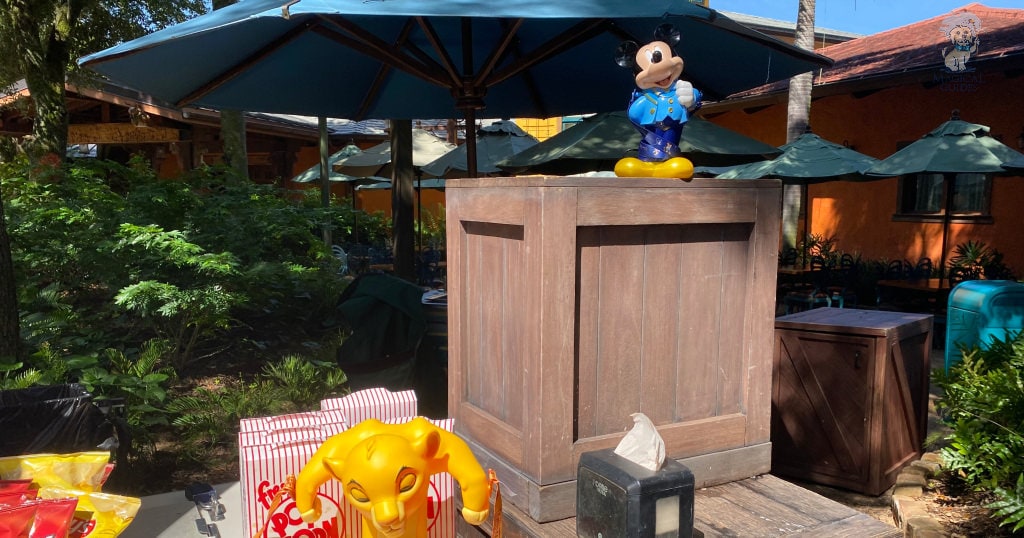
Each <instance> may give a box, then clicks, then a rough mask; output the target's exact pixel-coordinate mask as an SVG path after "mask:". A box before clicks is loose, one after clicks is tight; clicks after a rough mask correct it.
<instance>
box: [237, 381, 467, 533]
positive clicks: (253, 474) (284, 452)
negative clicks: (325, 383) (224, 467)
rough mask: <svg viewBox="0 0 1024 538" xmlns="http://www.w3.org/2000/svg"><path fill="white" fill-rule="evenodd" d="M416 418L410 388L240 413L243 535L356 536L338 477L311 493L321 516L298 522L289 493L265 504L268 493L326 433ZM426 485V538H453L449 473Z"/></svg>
mask: <svg viewBox="0 0 1024 538" xmlns="http://www.w3.org/2000/svg"><path fill="white" fill-rule="evenodd" d="M415 416H416V394H415V392H414V391H411V390H410V391H401V392H391V391H389V390H387V389H384V388H374V389H366V390H362V391H358V392H355V393H352V394H350V395H348V396H346V397H344V398H334V399H331V400H324V401H323V402H322V410H321V411H312V412H309V413H296V414H291V415H280V416H278V417H261V418H259V419H247V421H248V422H246V423H245V424H244V425H241V426H240V432H239V436H238V439H239V460H240V462H239V463H240V470H241V486H242V512H243V515H244V519H245V522H246V528H247V530H248V534H247V536H253V535H255V534H256V533H257V532H259V530H260V529H262V528H263V527H264V525H265V526H266V534H265V536H266V537H267V538H314V537H315V538H342V537H360V536H362V519H361V518H362V516H361V515H360V514H359V513H358V512H357V511H356V509H355V508H353V507H352V506H350V505H349V504H348V502H346V501H345V498H344V495H343V493H342V484H341V483H340V482H338V481H337V480H328V481H327V482H325V483H324V484H323V485H322V486H321V487H320V489H319V490H318V491H317V495H318V496H319V497H320V503H321V506H322V508H323V515H322V516H321V518H320V519H319V520H318V521H316V522H314V523H305V522H304V521H302V518H301V517H300V516H299V513H298V512H297V510H296V509H295V501H294V499H292V498H291V497H290V496H288V495H283V496H282V497H281V501H280V502H279V504H278V506H276V507H273V508H274V509H273V510H271V508H272V504H273V502H274V499H275V496H276V495H277V493H278V492H279V490H280V489H281V487H282V486H283V484H284V483H285V481H286V480H287V478H288V476H289V475H291V476H298V474H299V472H301V471H302V468H303V467H304V466H305V465H306V463H307V462H308V461H309V460H310V458H311V457H312V456H313V454H314V453H315V452H316V451H317V449H318V448H320V445H321V444H322V443H323V442H324V441H325V440H326V439H327V438H329V437H330V436H332V435H336V434H338V433H341V432H343V431H345V430H347V429H348V428H349V427H350V426H351V425H355V424H358V423H359V422H362V421H363V420H366V419H369V418H376V419H378V420H380V421H381V422H384V423H386V424H401V423H404V422H407V421H409V420H411V419H412V418H414V417H415ZM431 422H432V423H433V424H435V425H437V426H438V427H439V428H442V429H444V430H447V431H452V427H453V424H454V420H453V419H450V418H448V419H442V420H431ZM429 488H430V489H429V490H428V493H427V498H428V502H427V527H428V532H427V534H428V536H429V537H430V538H452V537H454V536H455V516H456V513H455V502H454V484H453V479H452V477H451V475H450V474H448V473H438V474H435V475H433V476H432V477H431V479H430V485H429Z"/></svg>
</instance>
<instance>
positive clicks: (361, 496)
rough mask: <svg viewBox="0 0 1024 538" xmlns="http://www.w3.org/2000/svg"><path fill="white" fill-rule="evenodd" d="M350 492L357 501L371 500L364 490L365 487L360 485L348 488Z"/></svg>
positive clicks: (366, 501) (365, 501)
mask: <svg viewBox="0 0 1024 538" xmlns="http://www.w3.org/2000/svg"><path fill="white" fill-rule="evenodd" d="M348 494H349V495H351V496H352V499H354V500H355V501H356V502H361V503H368V502H370V496H369V495H367V494H366V492H365V491H363V488H361V487H359V486H352V487H351V488H349V490H348Z"/></svg>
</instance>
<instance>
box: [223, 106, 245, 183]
mask: <svg viewBox="0 0 1024 538" xmlns="http://www.w3.org/2000/svg"><path fill="white" fill-rule="evenodd" d="M220 139H221V143H222V145H223V149H224V164H226V165H228V166H229V167H231V169H233V170H234V171H235V173H236V174H237V175H238V177H239V178H248V177H249V152H248V150H247V149H246V146H245V113H244V112H241V111H238V110H222V111H221V112H220Z"/></svg>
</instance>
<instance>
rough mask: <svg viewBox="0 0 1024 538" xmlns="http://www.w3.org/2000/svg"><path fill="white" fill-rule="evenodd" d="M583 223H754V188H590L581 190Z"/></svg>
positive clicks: (581, 219) (581, 221)
mask: <svg viewBox="0 0 1024 538" xmlns="http://www.w3.org/2000/svg"><path fill="white" fill-rule="evenodd" d="M580 193H581V194H580V206H579V218H578V220H577V224H579V225H580V226H601V225H605V226H608V225H611V226H628V225H656V224H706V223H715V224H723V223H730V222H754V217H755V212H756V206H755V204H754V197H755V196H756V195H755V193H754V192H753V191H748V190H735V191H730V190H720V189H707V190H681V189H644V188H621V187H620V188H611V189H608V188H591V189H581V190H580Z"/></svg>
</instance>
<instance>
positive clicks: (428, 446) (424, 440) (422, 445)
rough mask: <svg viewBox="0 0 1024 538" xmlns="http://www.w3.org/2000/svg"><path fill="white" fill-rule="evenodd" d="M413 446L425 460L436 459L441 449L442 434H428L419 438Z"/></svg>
mask: <svg viewBox="0 0 1024 538" xmlns="http://www.w3.org/2000/svg"><path fill="white" fill-rule="evenodd" d="M412 445H413V448H414V449H415V450H416V451H417V452H419V453H420V455H421V456H422V457H423V459H424V460H430V459H434V456H436V455H437V451H438V449H440V448H441V434H440V433H438V432H436V431H429V432H426V433H425V434H424V435H421V436H420V437H419V438H417V439H416V440H415V441H414V442H413V443H412Z"/></svg>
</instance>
